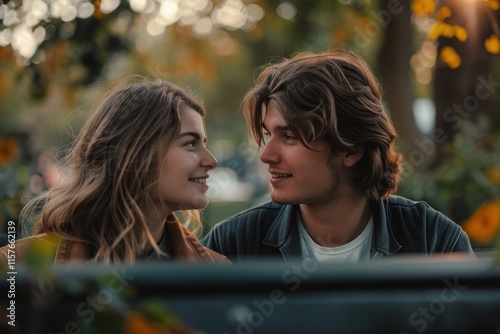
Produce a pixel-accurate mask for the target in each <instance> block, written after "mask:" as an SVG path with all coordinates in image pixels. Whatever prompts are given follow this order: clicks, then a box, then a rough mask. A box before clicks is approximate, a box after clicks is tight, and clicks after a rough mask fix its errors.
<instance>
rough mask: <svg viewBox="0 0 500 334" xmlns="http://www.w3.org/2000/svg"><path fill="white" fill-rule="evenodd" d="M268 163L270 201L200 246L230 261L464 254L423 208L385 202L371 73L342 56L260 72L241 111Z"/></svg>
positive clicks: (391, 161)
mask: <svg viewBox="0 0 500 334" xmlns="http://www.w3.org/2000/svg"><path fill="white" fill-rule="evenodd" d="M242 110H243V112H244V115H245V118H246V121H247V125H248V128H249V131H250V133H251V134H252V136H253V138H254V139H255V141H256V142H257V144H258V145H259V147H260V148H263V151H262V153H261V160H262V161H263V162H264V163H265V164H267V165H268V171H269V174H270V182H271V186H272V190H271V198H272V202H268V203H265V204H262V205H260V206H257V207H255V208H252V209H249V210H247V211H245V212H242V213H240V214H237V215H236V216H234V217H231V218H229V219H227V220H225V221H223V222H221V223H219V224H217V225H216V226H215V227H214V228H213V230H212V231H211V232H210V233H209V234H208V235H207V237H206V238H205V239H204V240H203V243H204V245H206V246H208V247H209V248H211V249H213V250H215V251H217V252H219V253H222V254H224V255H226V256H227V257H228V258H229V259H231V260H239V259H245V258H256V257H266V256H277V257H282V258H283V259H284V260H285V261H286V260H288V259H293V258H297V257H299V258H300V257H302V259H312V260H316V261H318V262H339V261H340V262H342V261H363V260H371V259H374V258H378V257H382V256H388V255H393V254H401V253H420V254H428V255H429V254H442V253H449V252H465V253H468V254H470V255H471V256H474V255H473V254H474V253H473V251H472V248H471V245H470V242H469V239H468V237H467V235H466V234H465V232H464V231H463V230H462V229H461V228H460V226H458V225H457V224H455V223H454V222H453V221H451V220H450V219H448V218H447V217H446V216H444V215H443V214H442V213H440V212H438V211H435V210H434V209H432V208H431V207H429V206H428V205H427V204H426V203H424V202H414V201H411V200H409V199H406V198H402V197H398V196H393V195H391V194H392V193H394V191H395V190H396V188H397V185H398V181H399V175H400V172H401V155H400V154H399V153H398V152H396V150H395V148H394V141H395V138H396V131H395V129H394V127H393V124H392V122H391V121H390V119H389V118H388V116H387V114H386V113H385V112H384V109H383V105H382V99H381V93H380V87H379V85H378V82H377V80H376V78H375V77H374V75H373V73H372V71H371V69H370V67H369V66H368V65H367V64H366V62H365V61H364V60H362V59H361V58H360V57H359V56H357V55H356V54H354V53H353V52H351V51H348V50H346V49H337V50H330V51H326V52H324V53H321V54H312V53H302V54H298V55H296V56H294V57H293V58H291V59H285V60H283V61H282V62H280V63H278V64H274V65H271V66H269V67H267V68H266V69H265V70H264V71H263V72H262V73H261V75H260V76H259V78H258V79H257V82H256V85H255V87H254V88H253V89H252V90H250V92H249V93H248V94H247V95H246V96H245V98H244V100H243V103H242Z"/></svg>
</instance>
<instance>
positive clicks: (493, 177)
mask: <svg viewBox="0 0 500 334" xmlns="http://www.w3.org/2000/svg"><path fill="white" fill-rule="evenodd" d="M486 177H487V178H488V180H490V182H491V183H492V184H493V185H495V186H500V167H493V168H490V169H488V170H487V171H486Z"/></svg>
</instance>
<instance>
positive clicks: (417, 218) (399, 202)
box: [384, 196, 460, 234]
mask: <svg viewBox="0 0 500 334" xmlns="http://www.w3.org/2000/svg"><path fill="white" fill-rule="evenodd" d="M384 202H385V203H386V208H387V211H388V212H386V215H387V219H388V221H389V222H390V224H391V226H392V228H393V229H399V228H402V229H405V230H408V229H417V230H426V231H434V232H437V231H440V232H441V233H442V232H445V231H447V232H449V233H452V234H456V233H459V231H460V226H459V225H458V224H457V223H455V222H454V221H453V220H452V219H451V218H449V217H448V216H446V215H445V214H444V213H442V212H441V211H439V210H437V209H435V208H433V207H432V206H431V205H429V204H428V203H427V202H425V201H415V200H411V199H408V198H405V197H401V196H389V197H388V198H387V199H385V200H384Z"/></svg>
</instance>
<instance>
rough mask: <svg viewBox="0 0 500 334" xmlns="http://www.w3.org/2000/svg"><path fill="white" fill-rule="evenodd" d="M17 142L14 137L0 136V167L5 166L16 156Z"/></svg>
mask: <svg viewBox="0 0 500 334" xmlns="http://www.w3.org/2000/svg"><path fill="white" fill-rule="evenodd" d="M17 155H18V150H17V142H16V140H15V139H14V138H8V137H7V138H0V167H4V166H7V165H8V164H9V163H10V162H11V161H13V160H14V159H16V158H17Z"/></svg>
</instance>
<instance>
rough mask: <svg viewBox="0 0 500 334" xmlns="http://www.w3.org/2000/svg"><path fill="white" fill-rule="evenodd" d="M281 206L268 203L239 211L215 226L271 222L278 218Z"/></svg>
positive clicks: (271, 202)
mask: <svg viewBox="0 0 500 334" xmlns="http://www.w3.org/2000/svg"><path fill="white" fill-rule="evenodd" d="M283 206H284V205H283V204H278V203H275V202H273V201H268V202H265V203H262V204H259V205H256V206H253V207H251V208H249V209H246V210H244V211H241V212H239V213H237V214H235V215H233V216H231V217H229V218H227V219H225V220H223V221H221V222H220V223H218V224H217V225H225V224H241V223H245V224H246V223H248V222H255V223H257V222H259V221H260V222H262V221H269V220H270V219H271V220H273V219H274V218H276V217H277V216H278V214H279V213H280V211H281V210H282V209H283Z"/></svg>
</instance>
